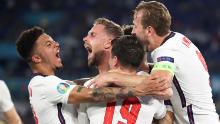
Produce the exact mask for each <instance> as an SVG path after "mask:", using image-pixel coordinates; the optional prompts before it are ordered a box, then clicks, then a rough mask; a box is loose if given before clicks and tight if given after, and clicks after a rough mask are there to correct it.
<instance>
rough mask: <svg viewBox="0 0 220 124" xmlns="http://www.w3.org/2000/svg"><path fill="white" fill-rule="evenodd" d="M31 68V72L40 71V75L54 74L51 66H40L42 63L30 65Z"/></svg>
mask: <svg viewBox="0 0 220 124" xmlns="http://www.w3.org/2000/svg"><path fill="white" fill-rule="evenodd" d="M31 69H32V72H33V73H40V74H42V75H55V73H54V69H52V68H51V67H47V66H42V65H33V66H31Z"/></svg>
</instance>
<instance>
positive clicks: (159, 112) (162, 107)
mask: <svg viewBox="0 0 220 124" xmlns="http://www.w3.org/2000/svg"><path fill="white" fill-rule="evenodd" d="M165 115H166V106H165V105H164V103H163V101H162V100H160V101H159V106H158V108H157V111H156V113H155V114H154V118H155V119H161V118H163V117H165Z"/></svg>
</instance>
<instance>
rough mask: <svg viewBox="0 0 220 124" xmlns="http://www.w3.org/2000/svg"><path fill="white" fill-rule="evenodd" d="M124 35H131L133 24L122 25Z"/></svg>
mask: <svg viewBox="0 0 220 124" xmlns="http://www.w3.org/2000/svg"><path fill="white" fill-rule="evenodd" d="M122 30H123V32H124V35H132V33H131V32H132V30H133V25H122Z"/></svg>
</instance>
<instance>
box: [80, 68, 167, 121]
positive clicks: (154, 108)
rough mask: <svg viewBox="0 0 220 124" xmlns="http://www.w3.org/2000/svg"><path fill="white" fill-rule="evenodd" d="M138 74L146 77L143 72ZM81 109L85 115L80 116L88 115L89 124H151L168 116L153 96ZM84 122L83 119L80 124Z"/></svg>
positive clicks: (89, 104) (164, 108) (92, 105)
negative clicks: (154, 119) (155, 119)
mask: <svg viewBox="0 0 220 124" xmlns="http://www.w3.org/2000/svg"><path fill="white" fill-rule="evenodd" d="M138 74H139V75H144V73H143V72H141V73H138ZM145 74H146V73H145ZM90 81H91V80H90ZM90 81H88V82H86V83H85V85H87V84H89V82H90ZM80 108H83V111H84V112H85V113H81V112H82V111H81V112H79V115H80V116H81V115H83V116H85V114H86V115H87V118H88V119H89V122H87V123H89V124H123V123H127V124H150V123H151V122H152V120H153V118H157V119H160V118H163V117H164V116H165V114H166V107H165V106H164V104H163V101H159V100H157V99H155V98H153V97H152V96H144V97H132V98H128V99H125V100H117V101H116V102H111V103H85V104H80ZM82 120H83V119H82V118H81V119H80V120H79V122H80V121H82Z"/></svg>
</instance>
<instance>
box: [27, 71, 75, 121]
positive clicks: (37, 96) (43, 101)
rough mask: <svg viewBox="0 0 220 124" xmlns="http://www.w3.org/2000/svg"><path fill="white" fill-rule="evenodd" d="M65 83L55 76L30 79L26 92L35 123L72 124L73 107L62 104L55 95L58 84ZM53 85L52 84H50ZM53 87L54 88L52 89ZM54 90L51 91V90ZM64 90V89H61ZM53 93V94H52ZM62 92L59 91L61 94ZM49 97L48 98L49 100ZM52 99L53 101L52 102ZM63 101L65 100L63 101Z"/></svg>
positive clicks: (73, 119)
mask: <svg viewBox="0 0 220 124" xmlns="http://www.w3.org/2000/svg"><path fill="white" fill-rule="evenodd" d="M62 82H65V81H64V80H61V79H60V78H58V77H56V76H40V75H38V76H35V77H33V78H32V79H31V81H30V83H29V85H28V90H29V99H30V104H31V107H32V111H33V115H34V119H35V122H36V123H37V122H38V124H60V123H61V122H62V123H63V122H65V123H66V124H74V123H75V121H76V119H75V118H74V112H75V109H74V107H73V105H68V104H63V103H62V100H61V101H60V102H57V101H59V99H63V98H61V97H62V96H61V95H57V94H59V93H56V91H57V90H58V87H57V86H59V84H60V83H62ZM51 83H54V84H51ZM54 86H55V87H54ZM52 88H53V89H54V90H51V89H52ZM63 88H65V87H63ZM64 90H65V89H64ZM64 90H63V91H64ZM54 91H55V92H54ZM61 91H62V90H60V92H61ZM48 94H53V95H48ZM49 97H50V98H49ZM52 99H53V100H52ZM63 101H65V99H63Z"/></svg>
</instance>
